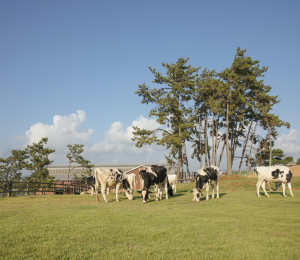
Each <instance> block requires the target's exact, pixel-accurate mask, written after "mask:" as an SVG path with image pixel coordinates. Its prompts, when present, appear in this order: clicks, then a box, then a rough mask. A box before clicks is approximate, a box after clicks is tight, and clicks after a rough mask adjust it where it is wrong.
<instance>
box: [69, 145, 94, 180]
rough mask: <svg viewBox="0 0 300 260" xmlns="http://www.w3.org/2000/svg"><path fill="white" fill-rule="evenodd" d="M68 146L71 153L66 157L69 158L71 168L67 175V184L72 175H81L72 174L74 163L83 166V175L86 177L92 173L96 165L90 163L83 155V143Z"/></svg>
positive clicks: (76, 177)
mask: <svg viewBox="0 0 300 260" xmlns="http://www.w3.org/2000/svg"><path fill="white" fill-rule="evenodd" d="M67 147H68V148H69V151H70V153H68V154H67V155H66V157H67V158H68V160H69V170H68V177H67V184H68V183H69V179H70V176H72V175H73V176H74V177H75V179H78V178H79V176H77V175H76V174H75V173H73V174H72V170H73V169H74V166H72V163H77V164H79V165H80V166H81V167H83V169H85V171H84V173H83V174H82V176H81V177H84V176H85V175H86V174H87V175H91V173H92V168H93V167H94V165H92V164H90V161H88V160H86V159H84V158H83V156H82V155H81V154H82V153H83V152H84V149H83V147H84V145H83V144H74V145H71V144H68V145H67Z"/></svg>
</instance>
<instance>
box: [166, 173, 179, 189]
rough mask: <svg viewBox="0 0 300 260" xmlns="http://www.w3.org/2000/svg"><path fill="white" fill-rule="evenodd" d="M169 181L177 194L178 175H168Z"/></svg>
mask: <svg viewBox="0 0 300 260" xmlns="http://www.w3.org/2000/svg"><path fill="white" fill-rule="evenodd" d="M168 180H169V183H170V185H172V189H173V191H174V193H176V185H177V175H176V174H168Z"/></svg>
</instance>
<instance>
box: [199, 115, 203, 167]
mask: <svg viewBox="0 0 300 260" xmlns="http://www.w3.org/2000/svg"><path fill="white" fill-rule="evenodd" d="M201 141H202V140H201V115H200V113H199V142H200V143H199V145H200V146H199V149H200V150H199V152H200V155H199V158H200V169H201V168H202V142H201Z"/></svg>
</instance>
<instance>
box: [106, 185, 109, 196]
mask: <svg viewBox="0 0 300 260" xmlns="http://www.w3.org/2000/svg"><path fill="white" fill-rule="evenodd" d="M108 195H109V187H107V188H106V196H108Z"/></svg>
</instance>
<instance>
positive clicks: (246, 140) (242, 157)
mask: <svg viewBox="0 0 300 260" xmlns="http://www.w3.org/2000/svg"><path fill="white" fill-rule="evenodd" d="M252 122H253V119H252V120H251V123H250V126H249V129H248V133H247V136H246V139H245V141H244V144H243V150H242V155H241V161H240V165H239V171H238V174H241V167H242V163H243V159H244V155H245V151H246V147H247V143H248V139H249V134H250V131H251V126H252Z"/></svg>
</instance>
